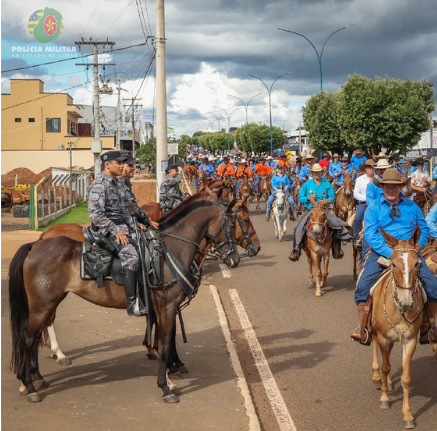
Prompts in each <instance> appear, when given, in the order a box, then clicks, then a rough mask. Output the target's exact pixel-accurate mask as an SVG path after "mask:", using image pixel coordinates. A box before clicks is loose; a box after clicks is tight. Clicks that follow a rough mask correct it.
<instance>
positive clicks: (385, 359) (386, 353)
mask: <svg viewBox="0 0 437 431" xmlns="http://www.w3.org/2000/svg"><path fill="white" fill-rule="evenodd" d="M380 337H381V338H382V336H380ZM378 344H379V348H380V350H381V356H382V365H381V371H382V386H381V398H380V399H379V408H380V409H381V410H388V409H389V408H390V400H389V398H388V395H387V392H388V376H389V374H390V370H391V365H390V350H391V348H390V343H389V342H388V341H387V340H385V339H380V338H379V337H378Z"/></svg>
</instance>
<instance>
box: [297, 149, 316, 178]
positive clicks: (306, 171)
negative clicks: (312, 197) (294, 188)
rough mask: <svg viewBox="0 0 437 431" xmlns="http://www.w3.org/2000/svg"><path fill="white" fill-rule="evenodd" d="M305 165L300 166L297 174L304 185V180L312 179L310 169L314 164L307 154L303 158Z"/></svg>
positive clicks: (312, 158)
mask: <svg viewBox="0 0 437 431" xmlns="http://www.w3.org/2000/svg"><path fill="white" fill-rule="evenodd" d="M305 160H306V165H304V166H302V168H301V170H300V172H299V180H300V181H301V182H302V183H304V182H305V181H306V180H308V179H310V178H312V177H313V174H312V170H311V169H312V167H313V163H314V157H313V156H312V155H311V154H308V155H307V156H306V157H305Z"/></svg>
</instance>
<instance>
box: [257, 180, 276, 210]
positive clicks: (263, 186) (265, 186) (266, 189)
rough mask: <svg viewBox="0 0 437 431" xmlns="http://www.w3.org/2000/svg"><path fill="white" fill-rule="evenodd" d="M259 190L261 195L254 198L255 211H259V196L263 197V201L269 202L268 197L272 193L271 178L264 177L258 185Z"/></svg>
mask: <svg viewBox="0 0 437 431" xmlns="http://www.w3.org/2000/svg"><path fill="white" fill-rule="evenodd" d="M259 190H260V193H261V194H257V196H256V209H257V210H261V208H260V205H259V203H260V201H261V196H263V197H264V200H265V201H266V204H267V201H268V200H269V196H270V193H271V192H272V184H271V177H264V178H262V179H261V182H260V183H259Z"/></svg>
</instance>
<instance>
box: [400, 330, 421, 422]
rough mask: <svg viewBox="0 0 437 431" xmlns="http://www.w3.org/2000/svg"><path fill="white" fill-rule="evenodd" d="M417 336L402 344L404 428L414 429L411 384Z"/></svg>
mask: <svg viewBox="0 0 437 431" xmlns="http://www.w3.org/2000/svg"><path fill="white" fill-rule="evenodd" d="M416 345H417V338H413V339H412V340H410V341H409V342H408V343H407V344H402V348H403V354H402V377H401V382H402V388H403V392H404V401H403V404H402V413H403V414H404V428H407V429H412V428H414V427H415V426H416V425H415V423H414V418H413V416H412V415H411V412H410V384H411V361H412V359H413V355H414V352H415V350H416Z"/></svg>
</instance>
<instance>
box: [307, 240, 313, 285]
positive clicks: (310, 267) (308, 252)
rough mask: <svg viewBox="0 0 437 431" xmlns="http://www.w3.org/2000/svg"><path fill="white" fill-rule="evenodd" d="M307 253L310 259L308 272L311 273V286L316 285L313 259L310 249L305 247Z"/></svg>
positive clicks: (308, 259)
mask: <svg viewBox="0 0 437 431" xmlns="http://www.w3.org/2000/svg"><path fill="white" fill-rule="evenodd" d="M305 254H306V255H307V261H308V274H309V281H310V286H314V284H315V283H314V275H313V259H312V258H311V253H310V251H309V250H307V249H306V248H305Z"/></svg>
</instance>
